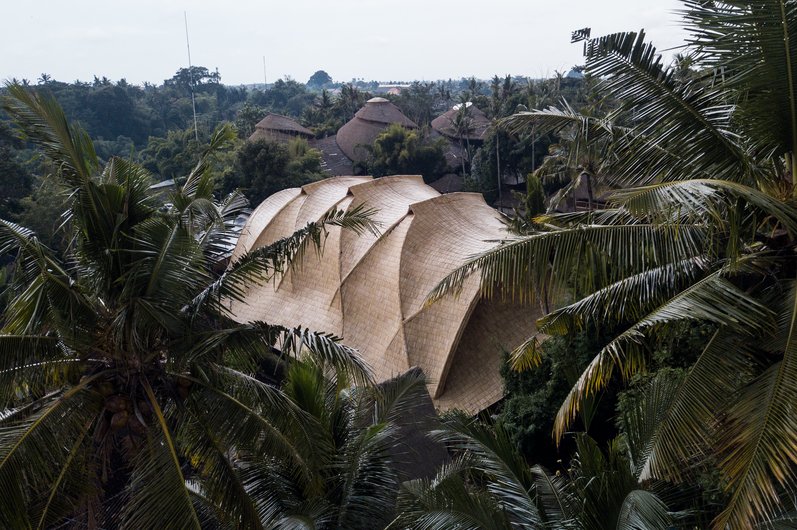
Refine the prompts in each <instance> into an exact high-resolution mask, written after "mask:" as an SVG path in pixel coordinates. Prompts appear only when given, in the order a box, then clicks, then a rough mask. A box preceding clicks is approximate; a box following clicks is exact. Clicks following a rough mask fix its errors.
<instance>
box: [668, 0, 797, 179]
mask: <svg viewBox="0 0 797 530" xmlns="http://www.w3.org/2000/svg"><path fill="white" fill-rule="evenodd" d="M684 5H685V10H684V11H683V15H684V20H685V22H686V26H687V29H688V30H689V31H690V32H691V33H692V35H693V36H692V38H691V39H690V40H691V42H690V43H691V44H692V45H693V46H694V47H695V48H696V49H697V50H698V57H699V60H700V63H701V65H705V66H707V67H709V68H712V69H714V71H715V72H716V73H717V74H716V75H718V76H721V86H722V87H723V88H725V89H726V90H730V91H738V92H739V93H741V95H742V97H741V98H739V100H738V102H737V108H736V111H735V113H736V114H737V115H738V118H737V119H736V120H734V122H735V124H736V125H737V126H738V127H740V128H741V129H742V131H743V132H744V133H745V138H747V139H749V140H750V141H752V142H754V143H755V150H756V151H757V152H759V153H767V154H769V155H770V156H775V157H777V156H782V155H783V154H784V153H789V152H791V153H795V151H797V149H795V145H796V144H795V142H797V87H796V86H795V83H796V82H797V70H795V68H797V5H795V4H794V2H791V1H789V0H764V1H761V2H755V3H744V2H735V1H722V2H714V3H705V2H700V1H697V0H685V1H684ZM789 169H790V170H792V172H793V167H792V168H789Z"/></svg>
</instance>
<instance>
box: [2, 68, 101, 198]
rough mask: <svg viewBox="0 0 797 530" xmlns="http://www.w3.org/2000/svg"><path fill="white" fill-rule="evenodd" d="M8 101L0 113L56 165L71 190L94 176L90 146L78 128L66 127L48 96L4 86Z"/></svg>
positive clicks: (94, 156)
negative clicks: (5, 113)
mask: <svg viewBox="0 0 797 530" xmlns="http://www.w3.org/2000/svg"><path fill="white" fill-rule="evenodd" d="M6 90H7V91H8V94H9V97H8V98H5V99H4V100H3V109H4V110H5V111H6V112H7V113H8V114H9V116H11V117H12V118H13V119H14V120H15V121H16V123H18V124H19V126H20V128H21V129H22V132H23V133H24V134H25V136H26V137H27V138H28V139H30V140H31V141H33V142H35V143H36V144H37V145H39V146H40V147H41V148H42V150H43V151H44V153H45V155H46V156H47V157H48V158H50V159H51V160H53V161H55V162H56V163H57V167H58V172H59V175H60V176H61V178H63V180H64V182H65V183H66V184H67V185H68V186H69V187H71V188H77V187H79V186H81V185H83V184H85V183H86V182H87V181H89V180H90V179H91V178H93V177H94V176H95V174H96V173H97V170H98V168H99V159H98V158H97V154H96V153H95V152H94V144H93V143H92V141H91V138H89V135H88V133H86V132H85V131H84V130H83V129H81V128H80V127H78V126H76V125H74V124H70V123H69V122H68V121H67V119H66V115H64V111H63V110H61V107H60V105H58V102H57V101H56V100H55V98H54V97H53V96H52V95H49V94H43V93H41V92H32V91H29V90H28V89H27V88H25V87H23V86H22V85H19V84H6Z"/></svg>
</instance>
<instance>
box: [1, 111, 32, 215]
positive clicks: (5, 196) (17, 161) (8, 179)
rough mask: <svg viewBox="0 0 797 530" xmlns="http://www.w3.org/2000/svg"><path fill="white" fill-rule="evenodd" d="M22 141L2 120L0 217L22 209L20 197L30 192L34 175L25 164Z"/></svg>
mask: <svg viewBox="0 0 797 530" xmlns="http://www.w3.org/2000/svg"><path fill="white" fill-rule="evenodd" d="M21 147H22V142H21V141H20V140H19V139H17V138H16V137H15V136H14V133H13V132H12V130H11V128H10V127H9V126H8V125H7V124H6V122H4V121H0V175H2V183H3V184H2V192H0V217H2V218H8V217H10V216H11V215H12V214H14V213H15V212H18V211H19V210H20V199H22V198H23V197H24V196H25V195H27V194H28V192H29V191H30V188H31V184H32V181H33V179H32V177H31V175H30V173H29V172H28V170H27V168H26V167H25V166H24V163H23V160H22V154H21Z"/></svg>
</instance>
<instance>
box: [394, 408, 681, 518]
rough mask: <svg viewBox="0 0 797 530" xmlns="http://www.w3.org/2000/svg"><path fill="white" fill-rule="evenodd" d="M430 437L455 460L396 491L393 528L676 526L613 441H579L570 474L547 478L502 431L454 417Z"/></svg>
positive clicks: (623, 451) (581, 437)
mask: <svg viewBox="0 0 797 530" xmlns="http://www.w3.org/2000/svg"><path fill="white" fill-rule="evenodd" d="M434 436H435V437H436V438H437V439H439V440H441V441H444V442H446V443H447V444H448V445H449V447H450V448H451V449H453V450H454V451H457V452H459V453H460V456H459V458H457V459H456V460H454V462H452V463H451V464H450V465H448V466H445V467H443V468H442V469H441V470H440V471H439V472H438V474H437V476H436V477H435V478H434V479H433V480H431V481H429V480H415V481H410V482H407V483H405V484H404V485H403V486H402V491H401V493H400V494H399V509H400V511H401V513H400V514H399V516H398V517H397V518H396V520H395V521H394V523H393V525H392V526H391V528H412V529H419V530H420V529H424V530H448V529H451V528H459V529H473V530H477V529H495V530H503V529H506V530H510V529H516V528H528V529H536V528H550V529H584V530H587V529H589V530H602V529H617V528H623V529H626V528H627V529H637V528H639V529H642V528H644V529H646V530H655V529H662V530H664V529H668V528H672V525H673V523H674V522H675V520H676V514H673V513H671V512H670V511H668V508H667V505H666V503H665V502H664V501H663V500H662V498H661V497H660V496H659V495H657V494H656V493H654V492H653V491H651V490H650V489H649V488H647V487H644V486H643V485H641V484H640V483H639V480H638V479H639V476H638V471H637V470H635V469H634V468H633V466H632V465H631V463H630V462H629V460H628V458H627V456H626V452H625V448H624V447H623V446H622V444H621V443H620V441H618V440H615V441H614V442H612V443H611V444H610V446H609V448H608V451H607V452H606V453H604V452H602V451H601V450H600V449H599V447H598V445H597V443H596V442H595V441H594V440H592V439H591V438H590V437H588V436H587V435H585V434H583V433H582V434H581V435H579V436H578V437H577V451H576V455H575V457H574V458H573V460H572V461H571V464H570V469H569V470H567V472H566V473H565V474H561V473H557V474H554V475H552V474H550V473H548V472H547V471H546V470H545V469H543V468H542V467H540V466H531V467H530V466H529V465H528V464H526V462H525V461H524V459H523V457H522V456H521V455H520V454H519V453H518V452H517V448H516V447H515V445H514V444H513V442H512V441H511V438H510V436H509V435H508V434H507V433H506V432H505V431H504V430H503V428H502V427H501V426H500V425H497V426H490V425H486V424H484V423H481V422H479V421H477V420H474V419H472V418H468V417H466V416H464V415H461V414H454V415H450V416H448V417H447V418H445V419H444V428H443V429H442V430H440V431H436V432H435V433H434ZM647 486H651V484H648V485H647Z"/></svg>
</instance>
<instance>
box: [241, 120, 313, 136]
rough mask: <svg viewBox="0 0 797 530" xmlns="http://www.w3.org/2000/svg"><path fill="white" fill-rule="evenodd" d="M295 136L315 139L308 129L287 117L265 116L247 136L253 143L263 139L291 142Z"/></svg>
mask: <svg viewBox="0 0 797 530" xmlns="http://www.w3.org/2000/svg"><path fill="white" fill-rule="evenodd" d="M297 136H299V137H301V138H306V139H311V138H314V137H315V134H313V131H311V130H310V129H308V128H306V127H302V125H301V124H299V122H297V121H296V120H293V119H291V118H289V117H287V116H280V115H279V114H267V115H266V117H265V118H263V119H262V120H260V121H259V122H257V125H255V132H253V133H252V135H251V136H249V140H250V141H253V140H259V139H261V138H265V139H267V140H276V141H279V142H287V141H290V140H293V139H294V138H296V137H297Z"/></svg>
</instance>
